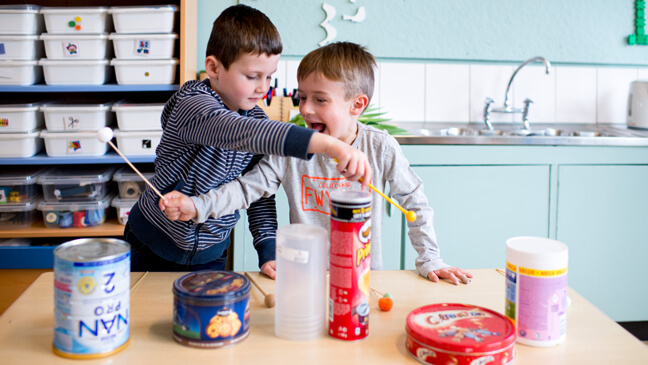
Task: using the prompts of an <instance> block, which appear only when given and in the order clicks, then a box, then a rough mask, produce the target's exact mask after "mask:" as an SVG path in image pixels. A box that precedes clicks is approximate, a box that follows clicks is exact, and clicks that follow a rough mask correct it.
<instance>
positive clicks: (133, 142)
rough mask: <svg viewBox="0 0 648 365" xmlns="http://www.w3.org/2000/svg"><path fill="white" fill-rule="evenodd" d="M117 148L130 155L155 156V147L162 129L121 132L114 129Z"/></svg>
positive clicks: (160, 136)
mask: <svg viewBox="0 0 648 365" xmlns="http://www.w3.org/2000/svg"><path fill="white" fill-rule="evenodd" d="M114 133H115V138H116V139H117V147H118V148H119V150H120V151H121V152H122V153H123V154H125V155H127V156H128V155H130V156H155V149H156V148H157V146H158V145H159V144H160V140H161V139H162V131H161V130H158V131H134V132H123V131H120V130H119V129H115V131H114Z"/></svg>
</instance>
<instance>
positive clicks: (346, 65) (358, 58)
mask: <svg viewBox="0 0 648 365" xmlns="http://www.w3.org/2000/svg"><path fill="white" fill-rule="evenodd" d="M375 67H376V59H375V58H374V56H373V55H372V54H371V53H369V51H367V49H366V48H365V47H362V46H360V45H357V44H355V43H351V42H336V43H331V44H328V45H326V46H324V47H320V48H318V49H316V50H314V51H311V52H309V53H308V54H307V55H306V57H304V59H303V60H302V61H301V62H300V63H299V68H298V69H297V80H299V81H301V80H303V79H305V78H306V77H308V76H309V75H311V74H320V75H322V76H324V77H326V78H327V79H329V80H331V81H339V82H342V83H344V98H345V99H347V100H348V99H350V98H352V97H354V96H356V95H360V94H364V95H367V97H368V98H369V101H371V97H372V96H373V91H374V82H375V80H374V68H375ZM367 104H369V103H367Z"/></svg>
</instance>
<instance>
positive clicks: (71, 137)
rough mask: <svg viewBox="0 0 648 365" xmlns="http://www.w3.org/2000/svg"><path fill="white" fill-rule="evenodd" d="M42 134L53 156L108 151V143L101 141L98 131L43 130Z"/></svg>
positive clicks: (49, 154)
mask: <svg viewBox="0 0 648 365" xmlns="http://www.w3.org/2000/svg"><path fill="white" fill-rule="evenodd" d="M40 136H41V137H42V138H43V139H44V140H45V151H46V152H47V155H48V156H51V157H66V156H67V157H75V156H103V155H105V154H106V152H108V144H107V143H103V142H100V141H99V140H98V139H97V133H96V132H90V131H87V132H50V131H41V132H40Z"/></svg>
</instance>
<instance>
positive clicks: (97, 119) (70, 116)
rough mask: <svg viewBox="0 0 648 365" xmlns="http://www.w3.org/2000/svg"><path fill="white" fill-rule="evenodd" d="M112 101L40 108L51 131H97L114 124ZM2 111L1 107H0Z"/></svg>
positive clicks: (52, 104)
mask: <svg viewBox="0 0 648 365" xmlns="http://www.w3.org/2000/svg"><path fill="white" fill-rule="evenodd" d="M111 107H112V103H110V102H107V103H94V104H82V103H78V104H77V103H75V104H72V103H71V104H67V103H63V102H62V103H48V104H44V105H42V106H41V108H40V110H41V111H42V112H43V115H44V116H45V125H46V126H47V130H48V131H49V132H65V131H96V130H97V129H99V128H102V127H105V126H107V125H109V124H112V122H113V120H114V119H115V115H114V114H113V113H112V112H111V111H110V108H111ZM0 111H1V109H0Z"/></svg>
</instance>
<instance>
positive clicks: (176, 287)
mask: <svg viewBox="0 0 648 365" xmlns="http://www.w3.org/2000/svg"><path fill="white" fill-rule="evenodd" d="M249 292H250V281H249V280H248V279H247V278H246V277H245V276H243V275H240V274H237V273H235V272H232V271H216V270H205V271H197V272H193V273H190V274H186V275H184V276H181V277H179V278H178V279H176V281H175V283H173V294H175V295H176V296H177V297H180V298H186V299H188V298H191V299H200V300H207V301H211V300H219V301H220V300H224V299H236V298H239V297H242V296H245V295H247V294H248V293H249Z"/></svg>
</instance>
